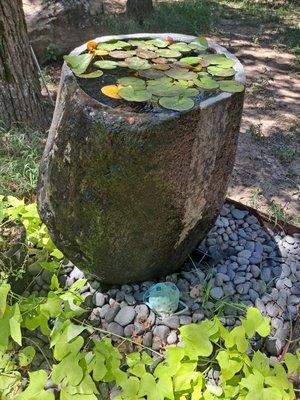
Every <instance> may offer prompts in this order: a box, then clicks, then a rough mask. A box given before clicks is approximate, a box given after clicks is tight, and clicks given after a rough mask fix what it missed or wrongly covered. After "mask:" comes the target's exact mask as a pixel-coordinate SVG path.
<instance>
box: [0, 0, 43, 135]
mask: <svg viewBox="0 0 300 400" xmlns="http://www.w3.org/2000/svg"><path fill="white" fill-rule="evenodd" d="M0 120H2V121H3V122H4V124H5V125H6V126H7V127H11V126H12V125H20V124H22V125H26V126H30V127H34V128H36V127H40V126H42V125H43V122H44V121H45V116H44V113H43V107H42V101H41V93H40V84H39V79H38V75H37V70H36V67H35V65H34V62H33V58H32V54H31V50H30V45H29V40H28V35H27V30H26V23H25V17H24V12H23V8H22V1H21V0H9V1H7V0H0Z"/></svg>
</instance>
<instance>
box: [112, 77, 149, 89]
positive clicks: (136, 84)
mask: <svg viewBox="0 0 300 400" xmlns="http://www.w3.org/2000/svg"><path fill="white" fill-rule="evenodd" d="M118 83H119V85H121V86H132V87H133V88H134V89H135V90H142V89H145V87H146V84H145V81H144V80H143V79H139V78H135V77H131V76H128V77H127V76H126V77H124V78H120V79H118Z"/></svg>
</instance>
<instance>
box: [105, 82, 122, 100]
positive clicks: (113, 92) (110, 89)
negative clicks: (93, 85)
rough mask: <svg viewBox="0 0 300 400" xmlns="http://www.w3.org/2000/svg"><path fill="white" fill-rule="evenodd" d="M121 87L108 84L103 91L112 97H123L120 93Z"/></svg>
mask: <svg viewBox="0 0 300 400" xmlns="http://www.w3.org/2000/svg"><path fill="white" fill-rule="evenodd" d="M118 91H119V88H118V86H116V85H107V86H103V87H102V88H101V92H102V93H103V94H105V96H108V97H110V98H112V99H118V100H119V99H121V97H120V96H119V95H118Z"/></svg>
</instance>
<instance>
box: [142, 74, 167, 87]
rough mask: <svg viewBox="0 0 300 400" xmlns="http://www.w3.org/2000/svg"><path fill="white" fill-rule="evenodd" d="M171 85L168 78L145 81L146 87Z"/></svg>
mask: <svg viewBox="0 0 300 400" xmlns="http://www.w3.org/2000/svg"><path fill="white" fill-rule="evenodd" d="M166 84H167V85H170V86H171V85H172V79H171V78H169V77H168V76H164V77H162V78H157V79H151V80H149V81H147V86H160V85H166Z"/></svg>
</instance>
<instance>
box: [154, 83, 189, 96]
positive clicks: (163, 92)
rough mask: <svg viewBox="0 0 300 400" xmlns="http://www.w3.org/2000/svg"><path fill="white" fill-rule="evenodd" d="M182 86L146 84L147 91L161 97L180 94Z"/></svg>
mask: <svg viewBox="0 0 300 400" xmlns="http://www.w3.org/2000/svg"><path fill="white" fill-rule="evenodd" d="M184 90H185V89H184V88H181V87H180V86H176V85H172V84H171V85H168V84H166V85H160V86H154V85H153V86H148V91H149V92H151V93H152V94H153V95H155V96H159V97H161V96H163V97H174V96H181V95H182V93H183V92H184Z"/></svg>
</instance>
